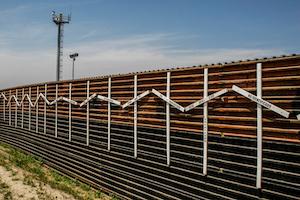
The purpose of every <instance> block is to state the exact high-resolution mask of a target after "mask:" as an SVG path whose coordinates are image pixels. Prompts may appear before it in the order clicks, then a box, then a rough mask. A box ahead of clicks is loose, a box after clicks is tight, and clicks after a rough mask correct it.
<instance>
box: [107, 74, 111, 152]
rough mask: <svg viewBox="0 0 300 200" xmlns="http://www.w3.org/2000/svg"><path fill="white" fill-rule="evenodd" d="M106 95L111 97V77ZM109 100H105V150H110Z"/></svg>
mask: <svg viewBox="0 0 300 200" xmlns="http://www.w3.org/2000/svg"><path fill="white" fill-rule="evenodd" d="M107 93H108V94H107V97H108V98H109V99H110V98H111V77H109V78H108V89H107ZM110 115H111V111H110V102H107V150H108V151H110V126H111V125H110V120H111V116H110Z"/></svg>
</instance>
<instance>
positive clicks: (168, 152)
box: [166, 72, 171, 166]
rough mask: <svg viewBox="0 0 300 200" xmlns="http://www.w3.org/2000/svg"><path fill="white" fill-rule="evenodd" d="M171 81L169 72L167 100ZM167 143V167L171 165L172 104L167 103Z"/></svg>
mask: <svg viewBox="0 0 300 200" xmlns="http://www.w3.org/2000/svg"><path fill="white" fill-rule="evenodd" d="M170 79H171V72H167V88H166V89H167V94H166V96H167V98H168V99H169V98H170ZM166 132H167V133H166V137H167V138H166V139H167V141H166V143H167V165H168V166H169V165H170V161H171V159H170V104H169V103H167V102H166Z"/></svg>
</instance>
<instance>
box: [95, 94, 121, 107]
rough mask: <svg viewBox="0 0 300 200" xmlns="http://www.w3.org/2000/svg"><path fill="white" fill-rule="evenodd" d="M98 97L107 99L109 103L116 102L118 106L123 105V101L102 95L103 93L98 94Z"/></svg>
mask: <svg viewBox="0 0 300 200" xmlns="http://www.w3.org/2000/svg"><path fill="white" fill-rule="evenodd" d="M97 98H98V99H101V100H103V101H107V102H109V103H113V104H116V105H118V106H120V105H121V102H120V101H117V100H114V99H111V98H108V97H105V96H102V95H98V96H97Z"/></svg>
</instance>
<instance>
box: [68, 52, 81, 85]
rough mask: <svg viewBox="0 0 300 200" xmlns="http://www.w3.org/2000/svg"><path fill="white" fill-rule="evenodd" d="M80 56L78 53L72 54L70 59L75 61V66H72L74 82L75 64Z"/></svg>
mask: <svg viewBox="0 0 300 200" xmlns="http://www.w3.org/2000/svg"><path fill="white" fill-rule="evenodd" d="M78 56H79V54H78V53H73V54H70V58H71V59H72V60H73V66H72V79H73V80H74V63H75V60H76V57H78Z"/></svg>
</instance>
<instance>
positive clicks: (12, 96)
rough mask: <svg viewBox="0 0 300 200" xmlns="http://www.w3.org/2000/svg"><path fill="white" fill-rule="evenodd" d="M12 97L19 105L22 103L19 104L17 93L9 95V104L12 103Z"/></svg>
mask: <svg viewBox="0 0 300 200" xmlns="http://www.w3.org/2000/svg"><path fill="white" fill-rule="evenodd" d="M12 98H13V99H14V100H15V102H16V104H17V106H20V104H19V102H18V99H17V97H16V96H15V95H11V96H10V97H9V100H8V102H7V105H10V103H11V99H12Z"/></svg>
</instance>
